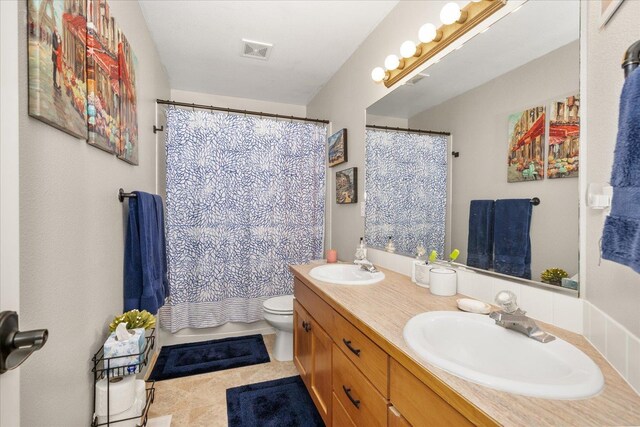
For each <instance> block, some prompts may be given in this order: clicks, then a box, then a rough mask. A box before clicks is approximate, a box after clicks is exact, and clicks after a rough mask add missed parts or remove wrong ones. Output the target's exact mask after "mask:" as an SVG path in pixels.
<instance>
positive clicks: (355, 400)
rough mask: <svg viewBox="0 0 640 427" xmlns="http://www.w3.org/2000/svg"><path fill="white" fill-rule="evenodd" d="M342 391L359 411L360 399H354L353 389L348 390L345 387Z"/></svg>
mask: <svg viewBox="0 0 640 427" xmlns="http://www.w3.org/2000/svg"><path fill="white" fill-rule="evenodd" d="M342 389H343V390H344V394H346V395H347V397H348V398H349V400H350V401H351V403H353V406H355V407H356V408H357V409H360V401H359V400H358V399H354V398H353V396H351V389H350V388H347V387H346V386H344V385H343V386H342Z"/></svg>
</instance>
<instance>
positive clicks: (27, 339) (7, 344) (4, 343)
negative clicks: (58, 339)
mask: <svg viewBox="0 0 640 427" xmlns="http://www.w3.org/2000/svg"><path fill="white" fill-rule="evenodd" d="M48 337H49V331H48V330H46V329H36V330H33V331H25V332H20V330H19V329H18V313H16V312H15V311H3V312H1V313H0V374H3V373H5V372H7V371H8V370H11V369H15V368H17V367H18V366H20V365H21V364H22V362H24V361H25V360H27V358H28V357H29V356H31V353H33V352H34V351H37V350H40V349H41V348H42V346H43V345H44V344H45V343H46V342H47V338H48Z"/></svg>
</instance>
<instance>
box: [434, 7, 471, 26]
mask: <svg viewBox="0 0 640 427" xmlns="http://www.w3.org/2000/svg"><path fill="white" fill-rule="evenodd" d="M467 16H468V13H467V11H466V10H461V9H460V6H458V4H457V3H453V2H450V3H447V4H445V5H444V6H443V8H442V10H441V11H440V21H442V23H443V24H444V25H451V24H453V23H454V22H457V23H458V24H464V21H466V20H467Z"/></svg>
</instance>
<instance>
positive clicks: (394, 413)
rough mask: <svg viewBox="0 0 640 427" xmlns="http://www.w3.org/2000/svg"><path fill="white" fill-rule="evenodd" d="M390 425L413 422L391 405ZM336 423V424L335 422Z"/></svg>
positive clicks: (406, 426)
mask: <svg viewBox="0 0 640 427" xmlns="http://www.w3.org/2000/svg"><path fill="white" fill-rule="evenodd" d="M388 415H389V425H388V427H411V424H409V422H408V421H407V420H406V419H405V418H404V417H403V416H402V414H400V412H398V410H397V409H396V408H395V407H394V406H389V410H388ZM334 425H335V424H334Z"/></svg>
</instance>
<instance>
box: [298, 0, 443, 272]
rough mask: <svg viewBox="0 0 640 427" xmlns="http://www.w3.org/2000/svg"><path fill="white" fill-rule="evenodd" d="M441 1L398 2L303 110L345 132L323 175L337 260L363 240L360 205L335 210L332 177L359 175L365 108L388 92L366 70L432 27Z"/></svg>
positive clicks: (350, 253)
mask: <svg viewBox="0 0 640 427" xmlns="http://www.w3.org/2000/svg"><path fill="white" fill-rule="evenodd" d="M445 3H446V2H444V1H430V2H418V1H407V2H399V3H398V5H397V6H396V7H395V8H394V9H393V10H392V11H391V12H390V13H389V15H387V17H386V18H385V19H384V20H383V21H382V22H381V23H380V24H379V25H378V26H377V27H376V28H375V30H374V31H373V32H372V33H371V34H370V35H369V37H368V38H367V39H366V40H365V41H364V42H363V43H362V44H361V45H360V47H359V48H358V50H357V51H356V52H355V53H354V54H353V55H352V56H351V58H349V60H348V61H347V62H346V63H345V64H344V65H343V66H342V67H341V68H340V70H338V72H337V73H336V74H334V76H333V77H332V78H331V79H330V80H329V82H328V83H327V84H326V85H325V86H324V87H323V88H322V90H320V92H318V94H317V95H316V96H315V97H314V98H313V99H312V100H311V102H310V103H309V104H308V105H307V114H308V115H309V116H310V117H320V118H323V119H329V120H331V127H332V131H336V130H338V129H341V128H347V130H348V150H349V152H348V158H349V161H348V162H347V163H343V164H341V165H339V166H336V167H334V168H330V169H329V171H328V178H329V179H328V182H327V184H328V185H327V207H328V216H327V220H326V236H327V246H332V247H334V248H336V249H337V251H338V258H340V259H342V260H351V259H353V253H354V251H355V248H356V246H357V244H358V242H359V240H360V237H361V236H363V235H364V218H363V217H361V215H360V203H358V204H351V205H337V204H336V201H335V196H334V194H335V172H336V171H338V170H341V169H345V168H349V167H353V166H355V167H358V168H359V169H361V170H360V174H361V176H364V175H363V171H364V137H365V125H366V120H367V117H366V109H367V107H368V106H369V105H371V104H373V103H374V102H375V101H377V100H378V99H380V98H382V97H383V96H384V95H386V94H387V93H389V92H390V90H389V89H387V88H385V87H384V85H382V84H375V83H374V82H373V81H372V80H371V70H372V69H373V68H374V67H376V66H379V65H380V64H382V62H383V61H384V58H385V56H386V55H388V54H389V53H391V52H396V51H397V50H398V47H399V46H400V44H401V43H402V42H403V41H405V40H409V39H414V38H415V32H416V31H417V29H418V28H420V26H421V25H422V24H423V23H424V22H429V21H430V22H437V21H438V16H439V13H440V9H441V8H442V6H443V5H444V4H445ZM363 192H364V180H362V179H361V180H358V194H359V195H360V196H361V197H360V200H362V195H363V194H364V193H363Z"/></svg>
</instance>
